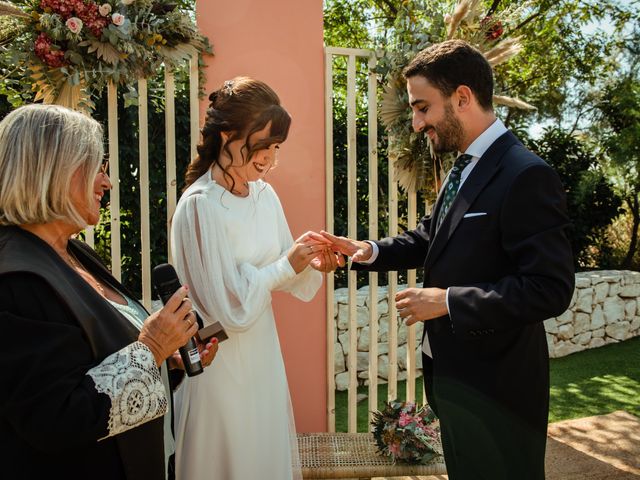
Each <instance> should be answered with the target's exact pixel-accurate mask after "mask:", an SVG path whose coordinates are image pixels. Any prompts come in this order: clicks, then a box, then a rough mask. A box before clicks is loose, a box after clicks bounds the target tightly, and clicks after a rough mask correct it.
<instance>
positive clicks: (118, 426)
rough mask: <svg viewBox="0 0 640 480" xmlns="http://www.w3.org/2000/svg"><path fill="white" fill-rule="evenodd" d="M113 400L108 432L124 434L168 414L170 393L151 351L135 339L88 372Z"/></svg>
mask: <svg viewBox="0 0 640 480" xmlns="http://www.w3.org/2000/svg"><path fill="white" fill-rule="evenodd" d="M87 374H88V375H89V376H91V378H92V379H93V383H94V384H95V387H96V390H97V391H98V392H99V393H106V394H107V395H109V398H110V399H111V410H110V412H109V434H108V435H107V436H105V437H103V438H101V439H100V440H103V439H104V438H108V437H111V436H113V435H117V434H119V433H122V432H124V431H126V430H129V429H130V428H133V427H136V426H138V425H140V424H142V423H145V422H148V421H149V420H153V419H154V418H157V417H161V416H162V415H164V414H165V413H167V405H168V402H167V396H166V392H165V389H164V385H163V384H162V377H161V376H160V369H159V368H158V366H157V365H156V362H155V359H154V357H153V354H152V353H151V350H149V348H148V347H147V346H146V345H145V344H143V343H141V342H134V343H132V344H131V345H127V346H126V347H125V348H123V349H122V350H120V351H118V352H115V353H114V354H112V355H109V356H108V357H107V358H105V359H104V360H103V362H102V363H101V364H100V365H98V366H97V367H94V368H92V369H91V370H89V371H88V372H87Z"/></svg>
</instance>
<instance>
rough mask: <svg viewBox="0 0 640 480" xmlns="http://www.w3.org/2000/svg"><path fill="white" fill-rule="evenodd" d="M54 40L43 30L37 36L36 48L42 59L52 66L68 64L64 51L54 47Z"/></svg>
mask: <svg viewBox="0 0 640 480" xmlns="http://www.w3.org/2000/svg"><path fill="white" fill-rule="evenodd" d="M52 46H53V45H52V42H51V38H49V36H48V35H47V34H46V33H44V32H42V33H41V34H40V35H38V38H36V41H35V45H34V50H35V52H36V55H37V56H38V58H40V60H42V61H43V62H44V63H46V64H47V65H49V66H50V67H52V68H58V67H62V66H64V65H65V64H66V62H65V59H64V52H63V51H62V50H59V49H52V48H51V47H52Z"/></svg>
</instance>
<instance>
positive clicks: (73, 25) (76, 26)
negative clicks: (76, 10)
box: [65, 17, 82, 33]
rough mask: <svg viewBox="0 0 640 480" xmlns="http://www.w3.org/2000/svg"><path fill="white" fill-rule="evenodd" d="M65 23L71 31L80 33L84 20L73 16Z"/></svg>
mask: <svg viewBox="0 0 640 480" xmlns="http://www.w3.org/2000/svg"><path fill="white" fill-rule="evenodd" d="M65 25H66V26H67V28H68V29H69V30H70V31H71V33H80V31H81V30H82V20H80V19H79V18H78V17H71V18H69V19H68V20H67V21H66V22H65Z"/></svg>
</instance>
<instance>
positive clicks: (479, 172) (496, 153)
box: [425, 132, 519, 268]
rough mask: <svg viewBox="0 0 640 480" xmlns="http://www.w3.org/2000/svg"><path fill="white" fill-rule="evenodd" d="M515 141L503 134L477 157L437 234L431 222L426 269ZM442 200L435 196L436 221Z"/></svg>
mask: <svg viewBox="0 0 640 480" xmlns="http://www.w3.org/2000/svg"><path fill="white" fill-rule="evenodd" d="M518 142H519V140H518V139H517V138H516V137H515V135H513V134H512V133H511V132H507V133H505V134H503V135H502V136H500V137H499V138H498V139H497V140H496V141H495V142H493V144H491V146H490V147H489V148H488V149H487V151H486V152H485V153H484V155H482V157H480V159H479V160H478V164H477V165H476V166H475V167H474V169H473V170H472V171H471V174H470V175H469V177H468V178H467V179H466V180H465V182H464V183H463V184H462V187H460V191H459V192H458V195H457V196H456V198H455V199H454V201H453V203H452V204H451V207H450V208H449V211H448V212H447V217H446V218H445V219H444V221H443V222H442V225H440V228H439V229H438V231H437V232H436V231H435V227H434V225H435V223H436V222H432V229H433V230H432V232H431V238H433V241H432V242H431V246H430V247H429V252H428V253H427V258H426V259H425V268H427V267H428V266H429V265H431V264H432V263H433V262H434V261H435V259H437V258H438V256H439V255H440V253H441V252H442V250H443V249H444V247H445V245H446V244H447V241H448V240H449V239H450V238H451V236H452V235H453V232H455V230H456V228H457V227H458V225H459V224H460V221H461V220H462V218H463V217H464V215H465V213H467V211H468V210H469V207H470V206H471V205H472V204H473V202H474V201H475V199H476V198H477V197H478V195H479V194H480V192H481V191H482V190H483V189H484V188H485V186H486V185H487V184H488V183H489V182H490V181H491V179H492V178H493V176H494V175H495V174H496V173H497V172H498V171H499V170H500V163H501V161H502V157H503V156H504V154H505V153H506V151H507V150H508V149H509V147H511V146H512V145H513V144H515V143H518ZM442 197H443V195H439V196H438V200H437V203H436V208H435V209H434V211H435V214H434V218H437V217H436V216H435V215H436V214H437V213H438V211H439V209H440V206H441V204H442Z"/></svg>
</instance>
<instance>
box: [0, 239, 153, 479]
mask: <svg viewBox="0 0 640 480" xmlns="http://www.w3.org/2000/svg"><path fill="white" fill-rule="evenodd" d="M71 243H72V245H71V247H70V248H71V249H72V251H73V253H74V255H75V256H76V257H77V258H78V260H79V261H80V262H81V263H82V264H83V265H84V266H85V267H86V268H87V269H88V270H89V271H90V272H91V273H92V274H93V275H95V276H96V278H97V279H98V280H99V281H100V282H103V283H106V284H110V285H111V286H113V287H114V288H115V289H117V290H119V291H121V292H124V293H126V294H127V295H129V296H130V298H135V297H134V296H132V295H131V294H130V293H129V292H127V290H126V289H125V288H124V287H123V286H122V285H120V284H119V283H118V282H117V281H116V280H115V279H114V278H113V277H112V276H111V275H110V274H109V272H108V271H107V270H106V268H105V267H104V266H103V265H102V264H101V263H100V260H99V258H98V257H97V255H96V254H95V252H93V250H91V249H90V248H89V247H87V246H86V245H84V244H82V243H81V242H77V241H72V242H71ZM0 331H1V333H0V375H1V376H0V388H1V390H0V477H2V478H6V479H11V480H22V479H45V478H46V479H49V478H50V479H58V478H60V479H62V478H64V479H66V480H74V479H83V480H85V479H92V480H96V479H100V480H101V479H104V480H107V479H109V480H119V479H127V480H133V479H135V480H163V479H164V478H165V476H164V446H163V420H162V417H160V418H157V419H155V420H152V421H149V422H147V423H144V424H141V425H139V426H137V427H135V428H132V429H130V430H127V431H125V432H123V433H121V434H118V435H115V436H112V437H109V438H106V439H104V440H101V441H97V440H98V439H99V438H102V437H105V436H106V435H107V433H108V428H107V422H108V419H109V410H110V407H111V403H110V399H109V397H108V396H107V395H106V394H103V393H98V392H97V391H96V389H95V386H94V383H93V381H92V379H91V377H90V376H89V375H87V374H86V373H87V371H88V370H89V369H91V368H93V367H95V366H96V365H98V364H99V363H100V362H101V361H102V360H104V359H105V358H106V357H107V356H109V355H110V354H112V353H114V352H116V351H118V350H120V349H122V348H124V347H125V346H127V345H129V344H131V343H133V342H135V341H136V339H137V337H138V334H139V332H138V331H137V330H136V329H135V328H134V327H133V326H132V325H131V323H130V322H129V321H127V320H126V319H125V318H124V317H123V316H121V315H120V314H119V313H118V312H117V310H115V309H114V308H113V307H112V306H111V305H109V304H108V303H107V302H106V301H105V300H104V299H103V298H102V297H101V296H100V295H99V294H97V292H95V290H93V288H92V287H91V286H89V284H87V283H86V282H84V281H83V280H82V279H81V277H80V276H79V275H77V274H76V273H75V272H74V271H73V270H72V269H71V268H69V267H68V266H67V265H66V263H64V262H63V261H62V259H61V258H60V257H59V256H58V255H57V254H56V253H55V252H54V251H53V250H52V249H51V247H49V246H48V245H47V244H46V243H45V242H43V241H42V240H40V239H39V238H38V237H36V236H34V235H32V234H30V233H28V232H26V231H24V230H21V229H19V228H16V227H0Z"/></svg>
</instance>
